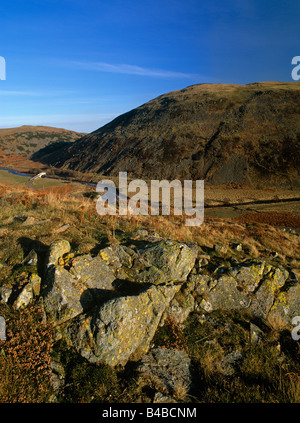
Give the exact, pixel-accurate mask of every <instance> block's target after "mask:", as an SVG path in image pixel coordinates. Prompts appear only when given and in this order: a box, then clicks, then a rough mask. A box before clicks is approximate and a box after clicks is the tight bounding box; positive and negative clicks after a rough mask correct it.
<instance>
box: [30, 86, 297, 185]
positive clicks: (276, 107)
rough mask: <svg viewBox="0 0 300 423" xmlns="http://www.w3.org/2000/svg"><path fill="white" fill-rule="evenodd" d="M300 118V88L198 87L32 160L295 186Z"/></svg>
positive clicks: (115, 172)
mask: <svg viewBox="0 0 300 423" xmlns="http://www.w3.org/2000/svg"><path fill="white" fill-rule="evenodd" d="M299 116H300V83H299V82H259V83H252V84H248V85H231V84H199V85H193V86H190V87H187V88H184V89H182V90H179V91H174V92H170V93H167V94H164V95H161V96H159V97H157V98H155V99H154V100H151V101H149V102H148V103H145V104H144V105H142V106H140V107H138V108H136V109H134V110H131V111H130V112H128V113H125V114H123V115H121V116H119V117H117V118H116V119H114V120H113V121H112V122H110V123H108V124H107V125H105V126H103V127H102V128H100V129H98V130H96V131H94V132H92V133H91V134H89V135H86V136H84V137H83V138H81V139H79V140H78V141H76V142H75V143H73V144H71V145H68V144H65V143H64V144H62V146H61V149H60V150H59V149H58V150H57V151H56V152H55V154H54V151H53V150H52V153H51V154H50V155H49V154H47V148H46V149H45V151H44V152H43V151H40V152H39V153H37V154H36V155H35V156H36V160H39V161H43V160H44V161H45V162H47V163H48V164H51V165H54V166H58V167H63V168H66V169H74V170H77V171H81V172H86V171H89V172H96V173H101V174H104V175H111V176H115V175H118V172H119V171H127V172H128V173H129V175H130V176H132V177H141V178H144V179H146V178H157V179H164V178H165V179H169V180H173V179H175V178H179V179H205V180H206V181H208V182H211V183H227V182H235V183H239V184H243V183H252V184H264V185H269V184H275V185H278V184H279V185H281V184H291V185H297V184H298V185H299V183H300V178H299V163H300V153H299V152H300V148H299V147H300V119H299ZM58 147H59V146H58ZM48 153H49V151H48Z"/></svg>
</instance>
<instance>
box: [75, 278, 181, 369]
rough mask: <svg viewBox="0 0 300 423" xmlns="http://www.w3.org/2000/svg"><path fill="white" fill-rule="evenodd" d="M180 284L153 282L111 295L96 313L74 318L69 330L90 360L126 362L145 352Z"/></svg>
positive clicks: (79, 347)
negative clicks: (135, 291)
mask: <svg viewBox="0 0 300 423" xmlns="http://www.w3.org/2000/svg"><path fill="white" fill-rule="evenodd" d="M179 289H180V285H159V286H154V285H152V286H150V287H148V288H147V289H146V290H145V291H143V292H141V293H139V294H138V295H132V296H124V297H120V298H115V299H111V300H109V301H108V302H106V303H105V304H103V305H102V306H101V307H100V308H99V309H98V310H94V313H93V314H92V315H82V316H79V317H78V318H77V319H74V320H73V321H72V323H71V324H70V325H69V326H68V328H67V333H68V335H69V337H70V339H71V341H72V343H73V345H74V346H75V347H76V349H77V350H78V351H79V352H80V354H81V355H82V356H83V357H85V358H86V359H88V360H89V361H90V362H93V363H97V362H105V363H107V364H109V365H110V366H116V365H119V364H121V365H124V364H126V363H127V361H128V360H129V359H133V360H136V359H138V358H139V357H141V356H142V355H143V354H145V353H146V352H147V351H148V349H149V346H150V343H151V340H152V338H153V336H154V334H155V331H156V329H157V327H158V325H159V322H160V320H161V317H162V314H163V312H164V311H165V310H166V308H167V307H168V305H169V303H170V301H171V300H172V298H173V297H174V295H175V293H176V292H177V291H178V290H179Z"/></svg>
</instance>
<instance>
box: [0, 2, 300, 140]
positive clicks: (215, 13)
mask: <svg viewBox="0 0 300 423" xmlns="http://www.w3.org/2000/svg"><path fill="white" fill-rule="evenodd" d="M299 19H300V2H299V0H286V1H284V0H281V1H279V0H223V1H221V0H158V1H157V0H152V1H149V0H139V1H137V0H123V1H121V0H94V1H90V0H85V1H83V0H59V1H58V0H1V3H0V56H3V57H4V58H5V61H6V80H5V81H3V80H0V127H1V128H5V127H14V126H20V125H48V126H56V127H62V128H67V129H73V130H77V131H82V132H91V131H93V130H96V129H97V128H99V127H100V126H102V125H103V124H105V123H107V122H109V121H110V120H112V119H113V118H114V117H115V116H117V115H119V114H121V113H124V112H126V111H128V110H131V109H133V108H134V107H137V106H139V105H141V104H143V103H145V102H146V101H149V100H151V99H152V98H154V97H156V96H158V95H160V94H163V93H166V92H169V91H172V90H177V89H181V88H184V87H186V86H188V85H192V84H197V83H203V82H210V83H237V84H246V83H250V82H256V81H268V80H272V81H274V80H277V81H291V80H292V79H291V70H292V65H291V60H292V58H293V57H294V56H297V55H298V56H299V55H300V33H299V27H300V26H299Z"/></svg>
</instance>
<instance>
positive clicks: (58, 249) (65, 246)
mask: <svg viewBox="0 0 300 423" xmlns="http://www.w3.org/2000/svg"><path fill="white" fill-rule="evenodd" d="M70 250H71V246H70V243H69V241H67V240H65V239H62V240H56V241H53V242H51V244H50V247H49V256H48V263H47V267H51V266H55V265H57V264H58V261H59V259H60V257H62V256H63V255H64V254H66V253H69V252H70Z"/></svg>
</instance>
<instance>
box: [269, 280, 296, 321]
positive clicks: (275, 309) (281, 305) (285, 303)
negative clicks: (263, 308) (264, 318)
mask: <svg viewBox="0 0 300 423" xmlns="http://www.w3.org/2000/svg"><path fill="white" fill-rule="evenodd" d="M269 316H270V317H271V316H272V317H279V318H280V319H282V321H283V322H285V323H286V324H287V325H291V322H292V319H293V318H294V317H295V316H300V283H299V282H298V283H297V284H295V285H294V286H291V287H290V288H289V289H288V290H286V291H282V292H280V293H279V295H277V297H276V299H275V301H274V304H273V305H272V308H271V310H270V312H269Z"/></svg>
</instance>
